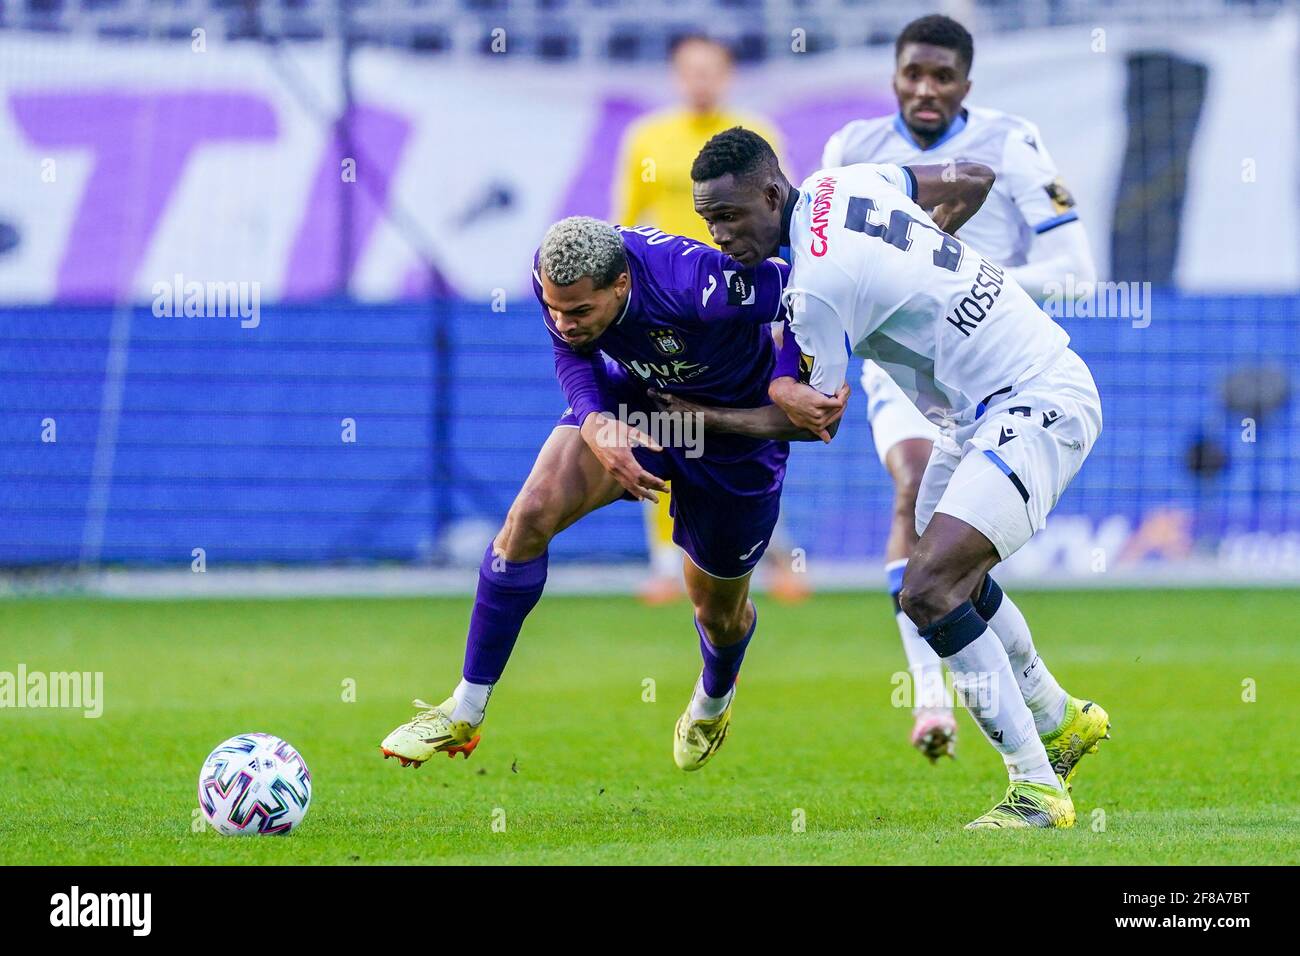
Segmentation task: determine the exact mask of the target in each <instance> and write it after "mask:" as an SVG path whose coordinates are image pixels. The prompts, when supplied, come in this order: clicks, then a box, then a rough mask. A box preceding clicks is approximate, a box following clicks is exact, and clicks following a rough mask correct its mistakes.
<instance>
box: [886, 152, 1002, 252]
mask: <svg viewBox="0 0 1300 956" xmlns="http://www.w3.org/2000/svg"><path fill="white" fill-rule="evenodd" d="M902 169H903V172H904V174H906V175H907V177H908V180H909V181H908V186H909V187H910V188H909V193H908V194H909V195H910V196H911V197H912V201H913V202H915V203H916V204H917V205H918V206H920V207H921V208H922V209H928V210H930V218H931V219H933V220H934V224H935V225H936V226H938V227H939V228H940V229H942V230H943V231H944V232H946V233H948V235H952V234H953V233H954V232H956V231H957V230H958V229H960V228H961V227H962V226H964V225H966V223H967V221H968V220H969V219H970V218H971V216H973V215H975V213H977V212H979V208H980V206H982V205H984V200H985V199H986V198H988V194H989V190H991V189H992V188H993V181H994V180H995V179H996V178H997V176H996V175H995V174H994V172H993V170H992V169H990V168H989V167H988V166H985V165H984V164H983V163H971V162H966V161H962V162H957V163H943V164H939V165H931V166H904V167H902Z"/></svg>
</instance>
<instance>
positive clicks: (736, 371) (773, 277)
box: [381, 216, 843, 770]
mask: <svg viewBox="0 0 1300 956" xmlns="http://www.w3.org/2000/svg"><path fill="white" fill-rule="evenodd" d="M788 271H789V267H788V266H786V265H785V264H784V263H778V262H774V261H768V262H751V263H749V264H748V265H741V264H740V263H738V262H736V261H734V260H733V259H731V258H729V257H728V256H725V255H723V254H722V253H721V252H719V251H718V250H716V249H713V248H710V247H709V246H706V245H703V244H701V243H697V242H694V241H692V240H690V239H685V238H682V237H680V236H672V235H668V234H666V233H662V232H659V231H658V230H655V229H653V228H650V227H641V228H638V229H616V228H615V227H613V226H611V225H609V224H607V223H604V222H601V221H599V220H597V219H591V218H587V217H580V216H579V217H572V218H569V219H564V220H561V221H560V222H558V223H556V224H555V225H553V226H552V227H551V228H550V229H549V230H547V232H546V235H545V237H544V238H543V239H542V245H541V248H540V249H539V250H538V254H537V257H536V259H535V260H534V271H533V287H534V291H535V292H536V294H537V298H538V301H539V302H540V303H541V305H542V320H543V322H545V324H546V328H547V330H548V331H549V332H550V338H551V347H552V350H553V352H554V357H555V373H556V377H557V378H558V379H559V381H560V385H561V388H562V389H563V391H564V394H565V397H566V399H567V400H568V403H569V408H568V410H567V411H566V412H565V413H564V414H563V416H562V417H561V418H560V421H559V422H558V424H557V425H556V427H555V429H554V430H553V431H552V432H551V435H550V437H549V438H548V439H547V440H546V443H545V444H544V445H543V446H542V449H541V451H540V452H539V453H538V456H537V461H536V463H535V464H534V466H533V470H532V472H531V473H530V474H529V476H528V478H527V480H526V481H525V482H524V486H523V488H522V489H520V492H519V495H518V496H517V497H516V498H515V501H514V503H513V504H512V505H511V506H510V511H509V513H508V514H507V515H506V520H505V524H504V525H503V526H502V528H501V530H500V531H499V532H498V533H497V536H496V538H495V539H494V540H493V542H492V543H491V544H490V545H488V548H487V550H486V552H485V553H484V555H483V562H482V565H481V566H480V568H479V582H478V591H477V592H476V595H475V599H474V610H473V612H472V613H471V615H470V624H469V634H468V636H467V639H466V647H465V663H464V668H463V670H462V680H461V682H460V684H459V685H457V687H456V689H455V690H454V691H453V693H452V696H451V697H449V698H448V699H447V700H445V701H443V702H442V703H441V704H440V705H438V706H437V707H430V706H429V705H428V704H425V703H423V702H422V701H416V706H417V707H421V708H423V710H422V712H421V713H419V714H417V715H416V717H415V718H414V719H413V720H411V721H408V722H407V723H405V724H402V725H401V726H400V727H398V728H397V729H396V730H394V731H393V732H392V733H391V734H389V735H388V736H387V737H386V738H385V739H384V742H383V744H382V745H381V746H382V750H383V753H384V756H385V757H390V756H391V757H398V758H399V759H400V760H401V761H402V764H403V765H404V766H408V765H410V764H412V763H414V764H417V765H418V764H421V763H423V762H424V761H425V760H427V759H428V758H429V757H431V756H433V755H434V754H436V753H445V754H447V755H448V756H454V755H455V754H456V753H464V754H465V755H466V756H467V757H468V756H469V754H470V753H471V752H472V751H473V750H474V748H475V746H477V744H478V740H479V728H480V727H481V726H482V724H483V721H484V718H485V715H486V711H487V704H488V698H489V697H490V696H491V694H492V689H493V688H494V687H495V686H496V683H497V681H499V680H500V678H501V675H502V673H503V672H504V671H505V667H506V662H507V661H508V660H509V658H510V654H511V652H512V651H513V649H514V646H515V641H516V640H517V639H518V637H519V632H520V630H521V628H522V627H523V623H524V619H525V618H526V617H527V615H528V614H529V612H531V611H532V609H533V608H534V607H535V606H536V604H537V602H538V601H539V600H540V599H541V596H542V590H543V588H544V587H545V585H546V570H547V555H548V551H549V547H550V542H551V539H552V538H553V537H555V535H557V534H559V533H560V532H561V531H563V530H564V529H565V528H567V527H569V526H570V525H572V524H573V523H574V522H576V521H579V520H581V519H582V518H583V517H585V516H586V515H588V514H590V513H591V512H592V511H595V510H596V509H598V508H602V507H604V506H605V505H608V504H611V503H613V502H614V501H617V500H619V499H620V498H631V499H633V500H644V501H649V502H653V501H654V500H655V498H656V497H657V495H659V494H662V493H663V491H664V490H665V489H666V484H665V482H666V481H668V480H671V481H672V482H673V483H674V486H675V488H676V491H677V493H676V495H675V501H674V515H673V539H674V540H675V541H676V542H677V543H678V544H679V545H680V546H681V547H682V549H683V550H684V551H685V553H686V555H687V557H688V558H689V561H688V562H687V564H686V567H685V577H686V591H687V596H688V597H689V598H690V601H691V604H692V605H693V607H694V611H695V627H694V632H693V633H694V634H695V636H697V637H698V639H699V647H700V653H701V656H702V657H703V659H704V667H703V670H702V672H701V674H700V677H699V680H698V681H697V682H696V684H695V690H694V693H693V694H692V696H691V701H690V703H689V704H688V705H687V708H686V711H685V712H684V713H683V714H682V715H681V717H680V719H679V720H678V721H677V725H676V728H675V731H674V737H673V759H674V760H675V762H676V763H677V766H679V767H680V768H681V769H683V770H697V769H699V768H700V767H702V766H704V764H705V763H706V762H707V761H708V760H710V759H711V758H712V756H713V755H714V754H715V753H716V752H717V750H718V748H719V747H720V746H721V745H722V742H723V741H724V740H725V739H726V736H727V732H728V729H729V727H730V721H731V704H732V699H733V696H734V685H735V680H736V675H737V673H738V672H739V670H740V664H741V661H742V660H743V659H744V656H745V649H746V647H747V646H748V644H749V641H750V638H751V637H753V635H754V631H755V628H756V627H757V626H758V614H757V612H756V611H755V609H754V605H753V603H752V602H751V601H750V600H749V579H750V575H751V574H752V573H753V570H754V567H755V566H756V565H757V564H758V562H759V561H760V560H761V559H762V556H763V552H764V549H766V548H767V546H768V542H769V541H770V539H771V534H772V529H773V528H774V527H775V526H776V518H777V514H778V512H779V510H780V500H781V484H782V481H783V480H784V478H785V463H786V458H787V456H788V455H789V445H788V444H787V441H788V440H789V439H792V438H793V439H798V438H802V439H803V440H808V441H812V440H816V439H817V438H818V437H823V438H825V440H829V436H819V435H815V434H800V433H798V432H797V431H796V430H792V429H787V431H786V432H785V433H784V434H782V435H781V436H780V437H779V438H776V439H756V438H750V437H747V436H743V435H716V436H708V437H707V441H695V442H685V441H680V439H683V438H684V437H685V431H684V420H683V419H681V418H680V417H678V418H677V419H676V422H677V423H678V431H679V432H680V434H678V435H677V436H676V438H677V439H678V441H677V442H676V443H670V441H669V439H668V438H666V437H665V438H664V440H663V441H662V444H659V443H656V441H655V440H654V435H647V434H645V433H643V432H641V431H638V430H637V429H636V428H635V427H633V425H634V424H635V422H636V421H637V419H636V418H634V417H633V416H640V415H646V416H649V415H652V414H657V411H656V409H655V405H654V400H653V396H652V395H651V394H650V391H651V390H652V389H653V390H654V391H656V392H657V393H660V394H663V393H667V394H681V395H684V396H686V397H687V398H690V399H695V400H698V401H701V402H703V403H706V404H716V405H723V406H732V405H739V406H746V407H747V406H766V407H768V409H769V410H770V411H772V412H777V413H778V414H780V410H779V409H775V408H772V407H771V402H770V401H769V399H768V397H767V392H768V387H769V382H770V379H771V376H772V372H773V369H774V367H775V356H776V346H775V344H774V342H773V338H772V334H771V331H770V329H769V326H770V325H771V323H772V322H774V321H781V320H782V318H783V312H784V309H783V306H782V297H781V293H782V291H783V290H784V288H785V277H786V275H787V274H788ZM842 397H843V396H841V398H842ZM841 407H842V405H841ZM780 417H781V419H782V421H786V419H785V416H784V415H783V414H781V415H780ZM648 420H649V419H647V421H648ZM669 424H670V425H671V424H672V423H671V422H670V423H669ZM651 430H652V431H660V429H659V428H652V429H651ZM819 431H820V429H819ZM661 437H663V436H662V435H661ZM699 437H701V438H703V437H704V436H699Z"/></svg>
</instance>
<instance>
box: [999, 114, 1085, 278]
mask: <svg viewBox="0 0 1300 956" xmlns="http://www.w3.org/2000/svg"><path fill="white" fill-rule="evenodd" d="M1002 174H1003V185H1004V186H1005V187H1006V192H1007V195H1008V196H1010V197H1011V201H1012V202H1013V203H1015V206H1016V210H1017V211H1018V212H1019V213H1020V216H1021V218H1022V219H1023V220H1024V223H1025V225H1026V226H1028V227H1029V229H1031V230H1032V231H1033V233H1034V238H1033V242H1032V243H1031V244H1030V246H1029V252H1028V254H1027V256H1026V262H1025V263H1024V265H1019V266H1011V267H1009V268H1008V269H1007V271H1008V272H1010V273H1011V276H1012V278H1014V279H1015V280H1016V282H1017V283H1018V284H1019V285H1020V286H1021V287H1022V288H1023V289H1024V290H1025V291H1026V292H1028V293H1029V294H1030V296H1032V297H1033V298H1034V299H1035V300H1036V301H1038V302H1042V301H1043V300H1044V299H1047V298H1049V297H1052V296H1054V295H1056V296H1059V295H1060V294H1061V293H1062V292H1064V291H1065V290H1067V289H1072V288H1073V289H1077V290H1079V291H1080V292H1085V291H1087V290H1091V288H1092V283H1093V282H1095V281H1096V279H1097V267H1096V266H1095V265H1094V264H1093V260H1092V249H1091V247H1090V246H1089V244H1088V234H1087V231H1086V230H1085V229H1084V228H1083V223H1081V222H1080V221H1079V213H1078V210H1077V209H1076V208H1075V202H1074V196H1073V195H1071V193H1070V190H1069V189H1067V188H1066V186H1065V183H1064V182H1063V181H1062V180H1061V176H1060V173H1059V172H1058V171H1057V169H1056V163H1055V162H1054V161H1053V160H1052V156H1051V154H1050V153H1049V152H1048V151H1047V146H1046V144H1044V143H1043V136H1042V133H1040V132H1039V131H1038V127H1036V126H1034V125H1033V124H1032V123H1028V122H1026V123H1025V124H1024V126H1023V128H1021V129H1019V130H1017V131H1016V132H1014V133H1012V134H1011V135H1009V136H1007V140H1006V143H1005V145H1004V146H1003V150H1002ZM1071 280H1073V281H1071Z"/></svg>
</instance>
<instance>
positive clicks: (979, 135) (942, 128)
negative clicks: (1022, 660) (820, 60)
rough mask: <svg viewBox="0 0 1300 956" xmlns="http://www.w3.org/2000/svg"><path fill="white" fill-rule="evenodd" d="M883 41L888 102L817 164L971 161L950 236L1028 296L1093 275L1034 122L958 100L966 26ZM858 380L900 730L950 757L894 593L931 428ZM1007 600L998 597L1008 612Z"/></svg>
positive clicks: (946, 715) (932, 677) (889, 393)
mask: <svg viewBox="0 0 1300 956" xmlns="http://www.w3.org/2000/svg"><path fill="white" fill-rule="evenodd" d="M894 50H895V71H894V93H895V94H896V95H897V97H898V112H897V113H895V114H893V115H890V116H882V117H878V118H876V119H870V120H856V121H854V122H852V123H849V124H848V125H847V126H845V127H844V128H843V129H842V130H840V131H839V132H838V133H836V134H835V135H834V136H832V137H831V138H830V140H829V141H828V142H827V143H826V149H825V152H824V153H823V155H822V168H824V169H830V168H834V167H838V166H848V165H852V164H854V163H896V164H899V165H903V164H907V163H950V162H955V161H958V160H972V161H974V162H978V163H982V164H984V165H985V166H988V167H989V168H991V169H992V170H993V171H994V173H995V174H996V177H997V178H996V180H995V182H994V184H993V190H992V192H991V193H990V194H989V196H988V198H987V199H986V200H985V201H984V204H983V205H982V206H981V207H980V209H979V211H978V212H976V213H975V215H974V216H973V217H972V218H971V219H970V221H969V222H967V223H966V224H965V225H964V226H962V227H961V230H960V233H959V238H960V239H962V240H964V241H967V242H969V243H970V244H971V245H973V246H974V247H975V248H976V249H979V250H980V251H981V252H982V253H983V254H984V255H986V256H987V257H988V258H989V260H990V261H992V262H994V263H995V264H997V265H1000V266H1003V267H1005V270H1006V273H1007V274H1008V275H1010V276H1011V277H1012V278H1013V279H1015V280H1016V282H1017V283H1019V285H1020V286H1021V287H1022V288H1024V289H1025V291H1027V292H1028V293H1029V294H1030V295H1031V296H1033V297H1034V298H1035V299H1036V300H1038V301H1042V300H1043V298H1044V297H1045V296H1046V294H1047V289H1048V288H1050V284H1052V283H1056V284H1058V285H1057V287H1058V288H1060V287H1062V286H1065V285H1066V275H1067V274H1070V275H1073V277H1074V281H1075V283H1076V284H1079V283H1091V282H1093V281H1094V280H1095V278H1096V269H1095V267H1094V266H1093V260H1092V253H1091V251H1090V250H1089V247H1088V237H1087V234H1086V233H1085V232H1084V229H1083V224H1082V223H1080V222H1079V221H1078V216H1077V214H1076V213H1075V210H1074V200H1073V198H1071V196H1070V193H1069V191H1068V190H1067V189H1066V188H1065V186H1064V185H1063V184H1062V182H1061V179H1060V177H1059V176H1058V174H1057V171H1056V165H1055V164H1054V163H1053V162H1052V158H1051V156H1050V155H1049V154H1048V152H1047V147H1046V146H1045V145H1044V144H1043V138H1042V135H1041V134H1040V133H1039V132H1038V127H1036V126H1035V125H1034V124H1033V123H1031V122H1029V121H1028V120H1025V119H1022V118H1020V117H1018V116H1012V115H1011V114H1009V113H1001V112H999V111H997V110H993V109H983V108H978V107H965V106H963V105H962V102H963V100H964V99H965V97H966V95H967V94H968V93H969V92H970V89H971V81H970V71H971V63H972V60H973V57H974V42H973V40H972V38H971V35H970V33H968V32H967V31H966V28H965V27H963V26H962V25H961V24H960V23H958V22H957V21H955V20H952V19H949V18H948V17H945V16H938V15H934V16H927V17H921V18H920V19H919V20H914V21H913V22H912V23H910V24H908V25H907V27H905V28H904V29H903V32H902V33H900V34H899V36H898V39H897V41H896V42H895V45H894ZM862 388H863V391H864V392H865V393H866V397H867V402H866V408H867V418H868V419H869V420H870V422H871V433H872V437H873V438H874V439H875V445H876V454H877V455H878V456H879V457H880V463H881V464H882V465H884V466H885V469H886V470H887V471H888V472H889V474H890V477H891V478H892V479H893V482H894V509H893V521H892V524H891V526H890V533H889V540H888V542H887V544H886V546H885V572H886V574H887V576H888V580H889V591H890V594H891V595H892V596H893V599H894V617H895V619H896V620H897V622H898V629H899V632H900V633H901V634H902V637H903V648H904V650H905V652H906V654H907V661H908V666H909V669H910V671H911V674H912V691H913V716H914V723H913V727H912V738H911V739H912V744H913V746H915V747H917V748H918V749H919V750H920V751H921V752H922V753H923V754H925V755H926V756H927V757H929V758H930V760H931V761H935V760H937V759H938V758H939V757H941V756H943V755H944V754H947V755H949V756H952V755H953V752H954V747H955V745H956V739H957V722H956V721H955V720H954V719H953V713H952V708H951V703H950V701H949V699H948V695H947V694H946V693H945V690H944V679H943V667H942V666H941V665H940V663H939V658H938V656H937V655H936V654H935V653H934V651H933V650H932V649H931V648H930V645H929V644H927V643H926V642H925V641H923V640H922V639H921V638H920V636H918V634H917V632H916V625H914V624H913V623H912V622H911V620H910V619H909V618H908V616H907V615H906V614H904V613H903V611H902V609H901V608H900V606H899V603H898V592H899V590H900V589H901V588H902V585H903V573H904V568H905V567H906V566H907V560H908V558H910V557H911V555H912V550H913V548H915V547H916V540H917V534H916V522H915V517H914V516H915V511H916V495H917V489H918V488H919V487H920V484H921V475H922V473H923V472H924V471H925V466H926V463H927V462H928V461H929V460H930V452H931V447H932V443H933V442H934V440H935V437H936V436H937V434H938V430H937V429H936V427H935V426H934V425H933V424H931V423H930V422H929V421H928V420H927V419H926V417H925V416H924V415H922V414H921V412H920V411H919V410H918V409H917V407H916V406H915V405H913V404H912V403H911V402H910V401H908V399H907V396H906V395H904V394H903V391H902V389H900V388H899V387H898V385H896V384H895V383H894V380H893V379H892V378H890V377H889V375H888V374H886V373H885V372H884V371H883V370H882V369H881V368H880V366H879V365H877V364H876V363H875V362H873V361H871V360H870V359H866V360H865V361H863V363H862ZM1008 604H1009V602H1008ZM1013 610H1014V609H1013V608H1012V607H1008V613H1010V612H1012V611H1013ZM1014 613H1015V614H1017V615H1018V614H1019V612H1018V611H1015V612H1014ZM1043 720H1044V721H1045V722H1049V723H1051V724H1052V725H1053V726H1054V725H1055V722H1056V721H1057V720H1059V715H1056V716H1055V717H1053V716H1051V715H1046V716H1044V717H1043Z"/></svg>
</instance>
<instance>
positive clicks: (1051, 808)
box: [966, 777, 1074, 830]
mask: <svg viewBox="0 0 1300 956" xmlns="http://www.w3.org/2000/svg"><path fill="white" fill-rule="evenodd" d="M1056 779H1057V782H1058V783H1060V785H1061V786H1060V789H1059V790H1058V789H1057V788H1056V787H1053V786H1049V785H1048V784H1045V783H1028V782H1026V781H1022V780H1013V781H1011V785H1010V786H1009V787H1007V793H1006V796H1004V797H1003V798H1002V801H1001V802H1000V803H999V804H998V805H997V806H996V807H994V808H993V809H992V810H990V811H989V812H988V813H986V814H984V816H982V817H978V818H976V819H974V820H972V821H971V822H970V823H968V824H966V829H967V830H1031V829H1044V830H1050V829H1058V830H1068V829H1069V828H1070V827H1072V826H1074V801H1073V800H1071V799H1070V791H1069V790H1067V789H1066V788H1065V781H1064V780H1062V779H1061V778H1060V777H1057V778H1056Z"/></svg>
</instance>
